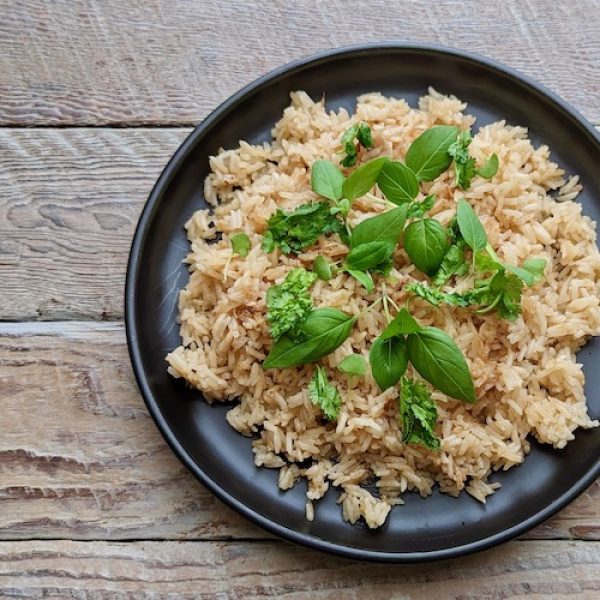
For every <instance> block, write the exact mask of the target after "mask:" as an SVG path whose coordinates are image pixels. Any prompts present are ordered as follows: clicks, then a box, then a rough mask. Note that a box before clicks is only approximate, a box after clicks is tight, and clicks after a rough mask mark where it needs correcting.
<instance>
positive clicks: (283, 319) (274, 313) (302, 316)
mask: <svg viewBox="0 0 600 600" xmlns="http://www.w3.org/2000/svg"><path fill="white" fill-rule="evenodd" d="M315 279H316V275H315V274H314V273H311V272H310V271H305V270H304V269H302V268H298V269H293V270H292V271H290V272H289V273H288V274H287V275H286V277H285V279H284V280H283V282H282V283H280V284H279V285H272V286H271V287H270V288H269V289H268V290H267V320H268V321H269V327H270V330H271V336H272V337H273V339H275V340H278V339H279V338H280V337H281V336H282V335H283V334H284V333H286V332H290V334H291V335H293V336H296V337H297V336H298V326H299V325H300V324H302V323H304V321H305V320H306V318H307V317H308V315H309V314H310V312H311V311H312V308H313V303H312V299H311V297H310V293H309V291H308V290H309V289H310V287H311V286H312V284H313V283H314V282H315Z"/></svg>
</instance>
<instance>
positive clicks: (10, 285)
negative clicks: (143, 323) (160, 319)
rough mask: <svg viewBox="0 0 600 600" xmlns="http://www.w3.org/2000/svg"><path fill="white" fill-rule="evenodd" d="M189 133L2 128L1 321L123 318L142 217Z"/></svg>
mask: <svg viewBox="0 0 600 600" xmlns="http://www.w3.org/2000/svg"><path fill="white" fill-rule="evenodd" d="M188 132H189V130H188V129H167V130H159V129H135V130H110V129H109V130H97V129H92V130H90V129H71V130H63V129H56V130H48V129H42V130H40V129H38V130H25V129H21V130H14V129H13V130H7V129H3V130H0V148H1V153H2V168H1V169H0V186H1V187H2V194H1V196H0V279H1V280H2V294H0V319H9V320H21V319H35V318H41V319H61V318H84V319H87V318H92V319H101V318H102V319H114V318H118V317H121V316H122V315H123V287H124V281H125V270H126V265H127V257H128V253H129V247H130V245H131V239H132V237H133V232H134V230H135V226H136V224H137V219H138V216H139V213H140V212H141V209H142V206H143V204H144V202H145V201H146V198H147V197H148V194H149V193H150V190H151V189H152V186H153V185H154V182H155V180H156V179H157V177H158V176H159V174H160V172H161V170H162V169H163V168H164V166H165V164H166V163H167V161H168V159H169V158H170V156H171V155H172V154H173V152H174V151H175V150H176V149H177V147H178V146H179V144H180V143H181V142H182V140H183V139H184V138H185V136H186V135H187V133H188Z"/></svg>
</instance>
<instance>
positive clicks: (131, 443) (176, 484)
mask: <svg viewBox="0 0 600 600" xmlns="http://www.w3.org/2000/svg"><path fill="white" fill-rule="evenodd" d="M0 415H2V416H1V418H0V420H1V422H2V435H1V436H0V539H5V540H13V539H28V538H66V539H83V540H86V539H107V540H109V539H113V540H115V539H140V538H141V539H161V538H166V539H228V538H265V537H270V536H267V534H266V533H264V532H263V531H262V530H259V529H258V528H257V527H255V526H253V525H251V524H250V523H248V522H246V521H245V520H244V519H242V518H241V517H239V516H237V515H236V514H234V513H233V511H231V510H229V509H228V508H226V507H225V506H223V505H222V504H221V503H220V502H219V501H217V500H216V499H215V498H214V497H213V496H212V494H210V493H209V492H207V491H206V490H205V489H204V488H203V487H202V486H201V485H200V484H198V483H197V482H196V481H195V479H194V478H193V477H192V476H191V475H190V474H189V473H188V472H187V471H186V470H185V469H184V468H183V467H182V466H181V465H180V464H179V462H178V461H177V459H176V458H175V457H174V456H173V454H172V452H171V451H170V449H169V448H168V447H167V446H166V444H165V443H164V442H163V440H162V438H161V436H160V434H159V433H158V431H157V430H156V428H155V426H154V424H153V423H152V421H151V419H150V417H149V415H148V413H147V411H146V408H145V406H144V404H143V402H142V400H141V398H140V396H139V393H138V392H137V388H136V385H135V381H134V379H133V374H132V373H131V369H130V367H129V359H128V356H127V350H126V347H125V335H124V329H123V326H122V324H120V323H75V322H72V323H30V324H23V323H20V324H19V323H15V324H12V323H11V324H8V323H5V324H3V325H1V326H0ZM526 537H528V538H534V539H544V538H545V539H553V538H562V539H570V538H577V539H583V540H600V484H599V482H597V483H596V484H594V485H593V486H592V487H590V488H589V490H588V491H587V492H586V493H585V494H584V495H583V496H581V497H580V498H579V499H578V500H577V501H575V502H574V503H573V504H572V505H570V506H569V507H567V508H566V509H565V510H563V511H562V512H561V513H560V514H559V515H557V516H556V517H554V518H553V519H551V520H550V521H548V522H547V523H545V524H544V525H542V526H541V527H538V528H537V529H536V530H534V531H533V532H531V533H529V534H527V536H526Z"/></svg>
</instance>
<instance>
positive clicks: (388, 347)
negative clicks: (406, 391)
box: [369, 337, 408, 390]
mask: <svg viewBox="0 0 600 600" xmlns="http://www.w3.org/2000/svg"><path fill="white" fill-rule="evenodd" d="M369 363H370V364H371V372H372V373H373V377H374V378H375V381H376V382H377V385H378V386H379V387H380V388H381V390H387V389H388V388H390V387H392V386H394V385H396V384H397V383H398V381H400V377H402V375H404V372H405V371H406V367H407V366H408V352H407V350H406V342H405V340H404V338H403V337H390V338H387V339H381V338H380V337H379V338H377V339H376V340H375V341H374V342H373V345H372V346H371V351H370V352H369Z"/></svg>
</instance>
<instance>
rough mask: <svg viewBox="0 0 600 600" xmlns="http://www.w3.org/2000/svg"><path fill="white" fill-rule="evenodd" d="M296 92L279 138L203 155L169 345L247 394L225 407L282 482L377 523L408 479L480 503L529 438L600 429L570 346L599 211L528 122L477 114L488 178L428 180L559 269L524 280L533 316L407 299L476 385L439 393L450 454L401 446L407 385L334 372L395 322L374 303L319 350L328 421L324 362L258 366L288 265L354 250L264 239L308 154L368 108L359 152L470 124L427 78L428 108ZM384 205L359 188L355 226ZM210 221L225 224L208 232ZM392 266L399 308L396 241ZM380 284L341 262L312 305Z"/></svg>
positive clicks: (594, 291) (183, 360) (387, 150)
mask: <svg viewBox="0 0 600 600" xmlns="http://www.w3.org/2000/svg"><path fill="white" fill-rule="evenodd" d="M291 98H292V103H291V105H290V106H289V107H288V108H286V109H285V111H284V114H283V118H282V119H281V120H280V121H279V122H278V123H277V124H276V125H275V128H274V129H273V138H274V139H273V141H272V142H271V143H264V144H262V145H256V146H252V145H250V144H248V143H246V142H243V141H242V142H240V146H239V148H238V149H235V150H224V151H221V152H219V154H218V155H217V156H213V157H211V158H210V166H211V169H212V173H211V174H210V175H209V176H208V177H207V179H206V182H205V197H206V199H207V200H208V201H209V202H210V203H211V204H212V205H213V206H214V210H213V211H212V212H209V211H207V210H199V211H197V212H196V213H195V214H194V215H193V216H192V218H191V219H190V220H189V222H188V223H187V225H186V228H187V232H188V237H189V240H190V243H191V252H190V254H189V255H188V257H187V262H188V263H189V265H190V272H191V274H190V281H189V283H188V285H187V286H186V288H185V289H184V290H183V291H182V292H181V295H180V300H179V311H180V315H179V316H180V322H181V338H182V345H181V346H180V347H179V348H177V349H176V350H174V351H173V352H171V353H170V354H169V355H168V357H167V360H168V363H169V372H170V373H171V374H172V375H173V376H175V377H183V378H185V379H186V380H187V381H188V382H189V384H190V385H192V386H194V387H195V388H197V389H199V390H200V391H201V392H202V393H203V395H204V397H205V398H206V399H207V400H208V401H209V402H210V401H213V400H230V399H233V398H237V399H239V404H237V405H236V406H235V407H234V408H232V409H231V410H230V411H229V412H228V415H227V420H228V421H229V423H230V425H231V426H232V427H234V428H235V429H236V430H237V431H239V432H240V433H242V434H244V435H248V436H254V437H255V439H254V440H253V442H252V444H253V450H254V455H255V464H256V465H257V466H264V467H268V468H278V469H281V471H280V477H279V486H280V488H281V489H289V488H291V487H292V486H293V485H294V484H295V482H296V481H297V479H298V478H299V477H304V478H306V479H307V480H308V491H307V504H306V517H307V519H309V520H311V519H312V518H313V517H314V509H313V501H315V500H318V499H319V498H321V497H322V496H323V495H324V494H325V492H326V491H327V489H328V488H329V486H330V485H332V486H334V487H337V488H340V492H341V494H340V497H339V502H340V503H341V505H342V512H343V516H344V518H345V519H346V520H348V521H350V522H351V523H354V522H356V521H357V520H358V519H359V518H361V517H362V518H364V519H365V521H366V522H367V524H368V525H369V527H377V526H380V525H381V524H382V523H383V522H384V521H385V519H386V517H387V515H388V513H389V511H390V508H391V507H392V506H393V505H395V504H401V503H402V499H401V497H402V494H403V493H404V492H406V491H416V492H418V493H419V494H421V495H422V496H427V495H428V494H431V493H432V487H433V485H434V484H435V483H438V484H439V487H440V490H441V491H442V492H445V493H448V494H451V495H453V496H457V495H458V494H459V493H460V492H461V491H462V490H466V491H467V492H468V493H469V494H471V495H472V496H473V497H475V498H476V499H477V500H479V501H481V502H485V501H486V497H487V496H488V495H490V494H492V493H494V491H495V490H496V489H498V488H499V487H500V484H499V483H490V482H488V477H489V476H490V474H491V473H492V472H494V471H498V470H500V469H502V470H506V469H509V468H511V467H513V466H514V465H518V464H519V463H521V462H522V461H523V459H524V458H525V455H526V454H527V453H528V452H529V449H530V443H529V441H528V436H529V435H532V436H533V437H535V438H536V439H537V440H539V441H540V442H543V443H547V444H552V445H553V446H554V447H555V448H563V447H564V446H565V445H566V444H567V442H568V441H569V440H572V439H573V437H574V436H573V432H574V430H575V429H577V427H584V428H589V427H594V426H596V425H598V422H597V421H591V420H590V418H589V416H588V414H587V409H586V401H585V395H584V389H583V384H584V376H583V373H582V370H581V365H580V364H578V363H577V361H576V356H575V352H576V351H577V350H578V349H579V348H581V347H582V346H583V345H584V344H585V342H586V340H587V339H588V338H589V336H592V335H599V334H600V307H599V291H600V285H599V274H600V254H599V252H598V248H597V247H596V244H595V224H594V223H593V222H592V221H591V220H590V219H589V218H588V217H586V216H583V215H582V214H581V206H580V205H579V204H578V203H576V202H574V199H575V197H576V196H577V194H578V192H579V190H580V189H581V186H580V185H579V183H578V180H577V178H576V177H572V178H571V179H569V180H568V181H566V182H565V178H564V172H563V170H562V169H560V168H559V167H558V166H557V165H556V164H555V163H553V162H552V161H551V160H550V151H549V149H548V147H546V146H540V147H539V148H534V147H533V146H532V144H531V142H530V141H529V140H528V139H527V130H526V129H525V128H523V127H518V126H512V125H507V124H506V123H505V122H503V121H502V122H498V123H494V124H491V125H487V126H485V127H482V128H481V129H480V130H479V131H478V133H477V134H476V135H475V136H474V139H473V143H472V144H471V146H470V151H471V153H472V155H473V156H474V157H475V158H476V159H477V161H478V163H481V162H483V161H484V160H485V158H486V157H488V156H490V155H491V154H492V153H494V152H495V153H496V154H497V155H498V158H499V162H500V166H499V169H498V173H497V175H496V176H495V177H494V178H493V180H492V181H486V180H484V179H482V178H475V179H474V180H473V183H472V186H471V187H470V189H469V190H468V191H466V192H463V191H461V190H458V189H456V187H455V185H454V171H453V169H452V168H451V169H450V170H449V171H447V172H446V173H444V174H443V175H441V176H440V177H439V178H438V179H437V180H435V181H434V182H432V183H426V184H424V185H423V187H424V188H425V191H426V192H427V193H434V194H435V195H436V197H437V202H436V205H435V207H434V208H433V211H432V214H434V215H435V216H436V218H437V219H438V220H440V221H441V222H442V223H443V224H447V223H448V222H449V221H450V219H451V217H452V216H453V214H454V212H455V207H456V201H457V199H458V198H460V197H462V196H464V197H466V198H467V199H468V200H469V201H470V203H471V205H472V206H474V207H475V210H476V212H477V213H478V215H479V217H480V218H481V220H482V222H483V223H484V226H485V228H486V231H487V234H488V237H489V240H490V242H491V244H492V246H493V247H494V248H496V249H497V252H498V254H499V256H500V257H501V258H502V259H504V260H505V261H506V262H508V263H511V264H517V263H521V262H522V261H523V260H524V259H527V258H529V257H544V258H546V260H547V262H548V267H547V269H546V274H545V277H544V280H543V282H541V283H540V284H538V285H537V286H536V287H535V288H534V289H528V288H526V289H524V292H523V301H522V307H523V314H522V316H521V317H519V318H518V319H517V321H516V322H514V323H509V322H507V321H504V320H502V319H500V318H498V317H497V316H496V315H494V314H490V315H486V316H485V317H482V316H478V315H476V314H474V313H473V311H472V310H469V309H462V308H456V307H452V306H440V307H439V308H433V307H432V306H430V305H429V304H427V303H426V302H424V301H422V300H420V299H418V298H417V299H414V300H413V303H412V307H413V308H412V312H413V314H414V316H415V317H416V318H417V319H418V320H419V321H420V322H421V323H422V324H427V325H435V326H437V327H440V328H441V329H443V330H445V331H446V332H447V333H448V334H449V335H451V336H452V337H453V338H454V339H455V340H456V342H457V344H458V345H459V347H460V348H461V350H462V352H463V353H464V355H465V356H466V359H467V362H468V363H469V366H470V369H471V372H472V374H473V379H474V382H475V386H476V391H477V396H478V398H479V401H478V402H477V403H476V404H473V405H469V404H465V403H463V402H460V401H457V400H454V399H452V398H449V397H447V396H445V395H444V394H442V393H441V392H439V391H434V392H433V397H434V398H435V400H437V402H438V405H439V419H438V427H437V433H438V435H439V437H440V440H441V450H440V451H439V452H433V451H430V450H427V449H426V448H423V447H422V446H416V445H405V444H403V443H402V442H401V432H400V430H399V425H398V422H397V420H396V415H397V395H398V393H397V390H396V389H389V390H387V391H386V392H384V393H381V392H380V391H379V389H378V387H377V385H376V383H375V381H374V380H373V377H372V376H371V374H370V373H368V374H367V375H366V376H365V377H364V378H357V377H352V378H349V377H347V376H346V375H343V374H341V373H339V372H338V371H337V369H336V368H335V367H336V365H337V364H338V363H339V362H340V360H341V359H342V358H343V357H344V356H346V355H347V354H349V353H351V352H355V353H360V354H362V355H363V356H364V357H365V358H368V352H369V348H370V346H371V343H372V341H373V340H374V339H375V337H376V336H377V335H378V334H379V333H380V332H381V331H382V329H383V328H384V327H385V321H384V316H383V315H382V314H379V313H378V312H377V311H373V312H369V313H366V314H363V315H362V316H361V317H360V318H359V320H358V322H357V325H356V326H355V327H354V329H353V331H352V334H351V335H350V337H349V338H348V339H347V340H346V341H345V342H344V343H343V344H342V346H341V347H340V348H338V349H337V350H336V351H335V352H333V353H332V354H330V355H329V356H326V357H325V358H323V359H322V360H321V361H320V363H321V364H322V365H324V366H326V367H328V376H329V378H330V380H331V381H332V383H334V384H335V385H336V387H337V388H338V389H339V390H340V393H341V395H342V399H343V402H342V409H341V412H340V415H339V418H338V420H337V423H336V422H334V423H327V424H324V422H323V420H322V418H321V414H320V410H319V408H317V407H315V406H313V404H312V403H311V401H310V399H309V397H308V392H307V385H308V382H309V379H310V377H311V375H312V372H313V366H311V365H307V366H304V367H299V368H294V369H283V370H264V369H263V368H262V366H261V362H262V361H263V359H264V358H265V356H266V355H267V353H268V351H269V349H270V347H271V345H272V340H271V337H270V335H269V328H268V324H267V322H266V320H265V315H266V306H265V294H266V291H267V289H268V287H269V286H271V285H273V284H276V283H280V282H281V281H282V280H283V278H284V277H285V275H286V273H287V272H288V271H289V270H290V269H292V268H294V267H298V266H304V267H306V268H310V267H311V265H312V262H313V260H314V258H315V257H316V256H317V255H319V254H321V255H324V256H326V257H328V258H330V259H331V260H332V261H338V260H340V259H341V258H342V257H343V256H344V254H345V252H346V248H345V246H344V245H342V244H341V243H340V242H339V241H338V240H337V239H334V238H331V237H330V238H322V239H320V240H319V242H318V243H317V244H316V245H315V246H314V247H312V248H310V249H309V250H308V251H306V252H304V253H303V254H301V255H299V256H297V257H295V256H284V255H281V254H280V253H279V251H275V252H273V253H272V254H265V253H264V252H263V251H262V250H261V248H260V245H261V234H262V233H263V232H264V231H265V226H266V222H267V220H268V218H269V216H270V215H271V214H272V213H273V212H274V211H275V209H276V208H278V207H281V208H284V209H286V210H289V209H293V208H294V207H296V206H298V205H300V204H303V203H306V202H307V201H310V200H313V199H316V195H315V194H314V193H313V192H312V191H311V187H310V166H311V164H312V163H313V162H314V161H315V160H317V159H321V158H325V159H331V160H333V161H337V160H339V155H338V154H337V152H338V150H339V140H340V137H341V135H342V134H343V132H344V131H345V130H346V129H347V128H348V127H349V126H350V125H351V124H353V123H355V122H358V121H361V120H364V121H366V122H367V123H368V124H369V125H370V126H371V129H372V131H373V139H374V142H375V143H374V147H373V148H372V149H371V150H369V151H362V153H361V156H360V160H361V161H364V160H368V159H371V158H374V157H376V156H378V155H380V154H381V155H385V156H390V157H394V158H398V159H403V157H404V155H405V153H406V151H407V149H408V147H409V145H410V143H411V142H412V141H413V140H414V139H415V138H416V137H417V136H418V135H419V134H420V133H422V132H423V131H424V130H425V129H427V128H429V127H431V126H433V125H436V124H451V125H458V126H459V127H461V128H467V127H469V126H471V125H472V124H473V123H474V121H475V119H474V117H472V116H470V115H468V114H465V113H464V112H463V111H464V109H465V108H466V105H465V104H464V103H463V102H461V101H460V100H458V99H456V98H454V97H448V96H442V95H440V94H438V93H437V92H435V91H434V90H432V89H430V90H429V93H428V95H426V96H424V97H423V98H421V100H420V102H419V108H418V109H413V108H410V107H409V106H408V104H407V103H406V102H405V101H404V100H398V99H393V98H386V97H384V96H382V95H380V94H378V93H374V94H367V95H364V96H361V97H360V98H358V101H357V108H356V113H355V114H354V115H349V114H348V113H347V112H346V111H345V110H344V109H340V110H339V111H338V112H327V111H326V109H325V106H324V102H323V101H320V102H314V101H313V100H311V98H310V97H309V96H308V95H307V94H306V93H304V92H296V93H293V94H292V95H291ZM375 194H376V195H377V196H379V197H380V193H379V192H378V191H376V192H375ZM381 210H384V207H383V205H382V206H379V205H378V204H376V203H374V202H373V201H370V200H367V199H361V200H357V201H355V202H354V204H353V206H352V210H351V212H350V217H349V219H350V222H351V223H353V224H355V223H357V222H358V221H360V220H361V219H364V218H366V217H369V216H373V215H374V214H376V213H377V212H379V211H381ZM240 230H243V231H245V232H246V233H247V234H248V235H249V236H250V239H251V240H252V250H251V251H250V253H249V255H248V256H247V257H246V258H241V257H239V256H234V257H233V258H232V259H231V261H230V264H229V266H228V268H227V270H226V265H227V264H228V261H229V260H230V257H231V245H230V242H229V236H230V234H232V233H236V232H238V231H240ZM217 233H221V234H222V237H221V238H220V239H219V240H218V241H210V240H214V238H215V237H216V235H217ZM395 264H396V266H395V268H394V270H393V271H392V274H393V275H394V276H395V277H396V278H397V280H398V283H397V284H396V285H395V286H392V287H394V289H391V290H390V284H388V292H389V293H390V295H391V297H392V298H393V300H394V301H395V302H396V303H397V304H399V305H401V304H403V303H404V302H405V300H406V298H407V294H406V293H405V292H404V291H403V287H404V285H405V284H406V283H408V282H410V281H412V280H415V279H417V280H422V279H424V277H423V276H422V275H421V273H420V272H419V271H418V270H416V269H415V267H414V266H413V265H412V264H411V263H410V262H409V261H408V259H407V256H406V254H405V253H404V251H403V250H402V249H398V250H397V252H396V255H395ZM472 283H473V281H472V277H471V276H466V277H464V278H462V279H461V280H460V281H458V282H457V285H456V288H457V290H459V291H462V290H465V289H468V288H469V287H471V286H472ZM376 294H377V292H375V293H374V294H371V295H370V294H368V293H367V292H366V290H365V289H364V288H363V287H361V286H360V285H359V284H358V283H357V282H356V281H355V280H354V279H352V278H351V277H349V276H347V275H346V274H343V273H339V274H337V275H336V276H335V277H334V278H333V279H331V280H330V281H328V282H323V281H317V282H316V283H315V285H314V287H313V289H312V296H313V299H314V303H315V306H333V307H337V308H339V309H341V310H343V311H345V312H347V313H353V314H359V313H360V311H361V310H362V309H364V308H365V307H366V306H368V305H369V304H370V303H371V302H372V301H373V300H374V299H375V297H376ZM411 374H412V373H411V369H410V367H409V372H408V375H411ZM297 463H302V467H300V466H298V464H297ZM307 464H309V465H310V466H308V467H306V465H307ZM373 482H375V486H376V488H377V489H376V491H375V490H374V487H373V485H372V484H373ZM367 484H368V486H369V489H367V487H366V486H367ZM369 490H371V491H369ZM373 491H374V492H375V493H373Z"/></svg>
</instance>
